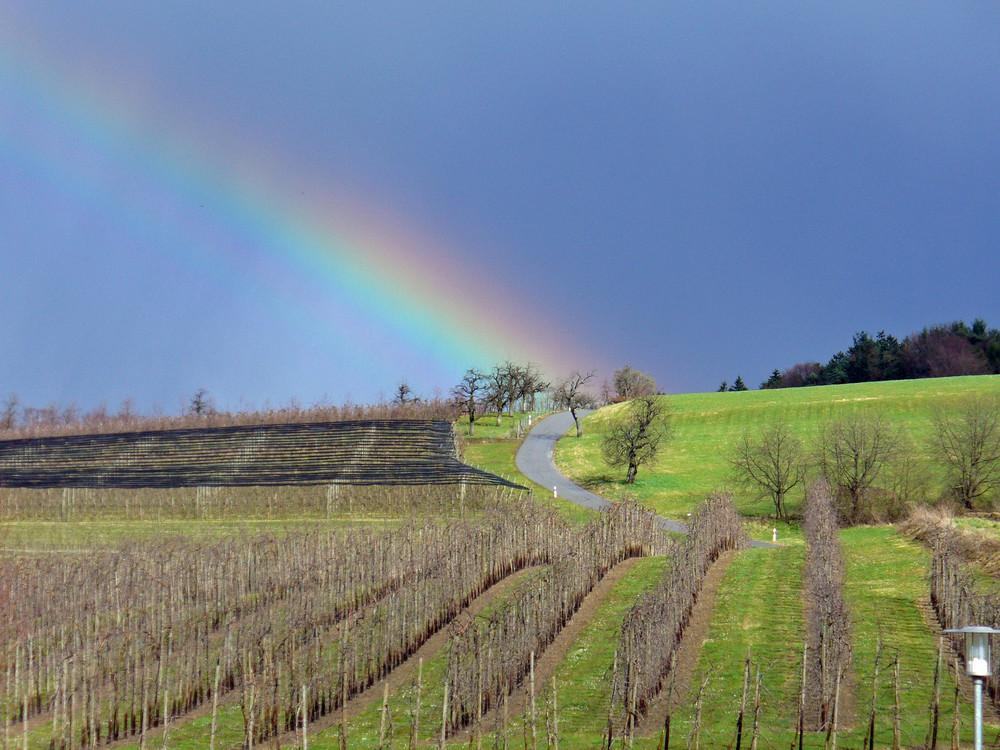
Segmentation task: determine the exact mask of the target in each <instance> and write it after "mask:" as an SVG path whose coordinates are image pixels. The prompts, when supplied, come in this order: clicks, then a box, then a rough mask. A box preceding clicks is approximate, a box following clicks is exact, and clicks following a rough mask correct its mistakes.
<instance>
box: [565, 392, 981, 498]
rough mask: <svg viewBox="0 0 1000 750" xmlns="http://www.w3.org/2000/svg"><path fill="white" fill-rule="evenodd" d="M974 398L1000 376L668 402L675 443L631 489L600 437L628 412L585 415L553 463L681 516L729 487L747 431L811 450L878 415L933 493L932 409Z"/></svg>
mask: <svg viewBox="0 0 1000 750" xmlns="http://www.w3.org/2000/svg"><path fill="white" fill-rule="evenodd" d="M970 394H1000V375H985V376H975V377H960V378H936V379H930V380H901V381H892V382H880V383H858V384H851V385H838V386H820V387H814V388H788V389H782V390H765V391H743V392H733V393H691V394H681V395H676V396H668V397H665V398H669V400H670V405H671V409H672V411H673V419H672V424H673V429H674V434H673V439H672V440H671V442H670V444H669V445H668V446H667V447H666V449H665V450H663V451H661V453H660V455H659V456H658V457H657V459H656V461H655V463H654V464H652V465H650V466H644V467H642V468H641V469H640V470H639V476H638V480H637V482H636V483H635V484H634V485H633V486H632V487H626V486H625V485H623V484H622V479H623V478H624V472H623V471H617V470H612V469H609V468H608V467H607V466H606V465H605V464H604V462H603V460H602V459H601V451H600V443H601V434H602V432H603V430H604V428H605V426H606V425H607V423H608V420H610V419H612V418H613V417H614V416H615V415H616V414H618V413H620V412H621V411H622V410H624V409H625V408H627V406H626V405H625V404H618V405H615V406H610V407H606V408H604V409H600V410H598V411H597V412H595V413H594V414H591V415H590V416H589V417H587V418H586V419H585V420H584V437H583V438H581V439H579V440H577V439H576V438H573V437H569V438H566V439H563V440H561V441H560V442H559V444H558V446H557V452H556V463H557V465H558V466H559V468H560V470H561V471H562V472H563V473H564V474H566V475H567V476H569V477H570V478H571V479H573V480H574V481H575V482H577V483H578V484H580V485H582V486H584V487H587V488H588V489H590V490H593V491H594V492H597V493H598V494H601V495H604V496H606V497H609V498H620V497H622V496H623V495H624V494H625V493H626V492H628V493H631V494H633V495H635V496H637V497H638V499H639V500H640V501H641V502H642V503H644V504H646V505H648V506H649V507H651V508H653V509H655V510H656V511H657V512H658V513H660V514H661V515H664V516H666V517H668V518H683V517H684V516H686V515H687V514H688V513H690V512H691V511H692V510H693V509H694V508H695V507H696V506H697V504H698V503H699V502H701V500H703V499H704V497H705V496H706V495H707V494H708V493H709V492H711V491H713V490H715V489H718V488H723V487H727V486H728V485H729V484H730V483H731V479H730V474H729V466H728V465H727V463H726V460H725V457H726V454H727V452H728V450H729V448H730V446H731V444H732V441H733V439H734V437H735V436H736V435H738V434H739V432H740V431H741V430H743V429H744V428H751V429H756V428H759V427H760V426H762V425H765V424H768V423H773V422H775V421H778V420H784V421H785V422H787V423H788V424H789V425H790V426H791V427H792V429H793V430H794V432H795V434H796V435H797V436H798V437H799V438H800V439H801V440H802V442H803V443H804V444H805V445H806V447H808V446H809V445H811V444H812V442H813V441H814V440H815V438H816V436H817V435H818V434H819V431H820V428H821V426H822V425H823V423H824V422H826V421H828V420H834V419H841V418H844V417H847V416H850V415H853V414H857V413H862V412H872V411H876V410H877V411H880V412H881V413H882V414H883V416H884V417H885V418H886V419H888V420H890V421H892V422H895V423H900V424H902V425H904V426H905V428H906V430H907V431H908V432H909V434H910V436H911V438H912V440H913V444H914V448H915V452H916V454H917V456H918V458H922V459H925V460H924V461H923V463H925V465H926V468H927V470H928V471H929V472H930V476H929V477H928V479H929V480H930V485H929V487H928V490H929V491H933V487H934V480H935V475H934V469H933V467H931V466H930V462H929V461H926V458H927V456H926V442H927V439H928V436H929V433H930V429H931V420H930V410H931V408H932V407H934V406H940V407H942V408H949V407H952V406H955V405H957V404H958V403H959V402H960V401H961V399H962V398H963V397H965V396H968V395H970ZM735 494H736V497H737V501H738V505H739V507H740V509H741V511H742V512H743V513H745V514H747V515H767V514H769V513H772V512H773V506H772V504H771V503H770V501H769V500H766V499H765V500H763V501H760V500H756V499H755V498H753V497H748V496H747V495H746V493H740V492H739V491H737V492H736V493H735ZM801 500H802V494H801V490H800V489H799V488H796V489H795V490H794V491H793V493H792V497H791V498H790V503H789V504H790V509H791V510H792V511H793V512H794V511H795V510H796V509H797V508H798V506H799V504H800V503H801Z"/></svg>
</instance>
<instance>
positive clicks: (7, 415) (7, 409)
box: [0, 393, 21, 430]
mask: <svg viewBox="0 0 1000 750" xmlns="http://www.w3.org/2000/svg"><path fill="white" fill-rule="evenodd" d="M20 407H21V400H20V399H19V398H18V397H17V394H16V393H12V394H10V395H9V396H8V397H7V398H6V400H4V402H3V408H2V410H0V427H2V428H3V429H5V430H13V429H14V428H15V427H17V411H18V409H19V408H20Z"/></svg>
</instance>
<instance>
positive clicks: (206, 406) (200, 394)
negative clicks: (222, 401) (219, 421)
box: [188, 388, 215, 417]
mask: <svg viewBox="0 0 1000 750" xmlns="http://www.w3.org/2000/svg"><path fill="white" fill-rule="evenodd" d="M214 411H215V404H214V402H213V401H212V397H211V396H210V395H209V393H208V391H207V390H205V389H204V388H199V389H198V390H197V391H195V394H194V395H193V396H192V397H191V401H190V402H189V403H188V414H193V415H194V416H196V417H204V416H208V415H209V414H211V413H212V412H214Z"/></svg>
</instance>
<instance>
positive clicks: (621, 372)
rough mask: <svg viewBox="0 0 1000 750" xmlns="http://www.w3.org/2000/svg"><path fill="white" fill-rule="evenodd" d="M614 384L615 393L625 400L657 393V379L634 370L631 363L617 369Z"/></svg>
mask: <svg viewBox="0 0 1000 750" xmlns="http://www.w3.org/2000/svg"><path fill="white" fill-rule="evenodd" d="M614 385H615V393H616V394H617V396H618V398H619V399H621V400H623V401H627V400H628V399H630V398H637V397H639V396H652V395H653V394H654V393H656V381H655V380H654V379H653V378H652V377H651V376H649V375H647V374H646V373H644V372H639V371H638V370H633V369H632V367H631V366H630V365H625V366H624V367H620V368H618V369H617V370H615V374H614Z"/></svg>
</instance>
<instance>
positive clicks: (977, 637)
mask: <svg viewBox="0 0 1000 750" xmlns="http://www.w3.org/2000/svg"><path fill="white" fill-rule="evenodd" d="M944 632H945V633H964V634H965V673H966V674H967V675H969V677H971V678H972V683H973V686H974V687H975V691H976V727H975V731H976V737H975V740H976V741H975V749H976V750H982V747H983V684H984V683H985V682H986V678H987V677H989V676H990V664H991V659H990V636H991V635H992V634H994V633H1000V630H994V629H993V628H988V627H986V626H984V625H967V626H966V627H964V628H951V629H949V630H945V631H944Z"/></svg>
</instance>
